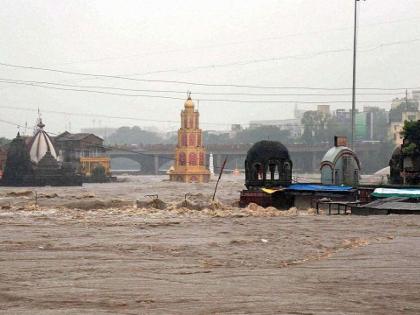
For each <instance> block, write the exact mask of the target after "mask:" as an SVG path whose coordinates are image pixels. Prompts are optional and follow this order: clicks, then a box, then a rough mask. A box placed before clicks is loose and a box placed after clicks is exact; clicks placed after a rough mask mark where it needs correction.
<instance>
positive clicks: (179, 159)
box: [169, 97, 210, 182]
mask: <svg viewBox="0 0 420 315" xmlns="http://www.w3.org/2000/svg"><path fill="white" fill-rule="evenodd" d="M199 116H200V114H199V112H198V111H197V110H195V109H194V103H193V101H192V100H191V97H188V99H187V101H186V102H185V104H184V110H182V112H181V128H180V129H179V130H178V144H177V146H176V149H175V165H174V169H173V170H171V172H169V179H170V180H171V181H178V182H208V181H209V179H210V172H209V170H208V169H207V167H206V149H205V148H204V146H203V144H202V134H201V129H200V127H199Z"/></svg>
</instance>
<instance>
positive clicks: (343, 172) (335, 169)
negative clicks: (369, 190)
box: [321, 137, 360, 187]
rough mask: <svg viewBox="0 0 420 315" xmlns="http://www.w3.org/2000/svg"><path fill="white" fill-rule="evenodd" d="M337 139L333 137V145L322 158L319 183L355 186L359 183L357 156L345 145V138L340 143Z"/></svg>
mask: <svg viewBox="0 0 420 315" xmlns="http://www.w3.org/2000/svg"><path fill="white" fill-rule="evenodd" d="M339 140H340V139H339V138H338V137H335V139H334V146H333V147H332V148H331V149H329V150H328V151H327V153H325V155H324V157H323V158H322V161H321V183H322V184H323V185H347V186H353V187H356V186H358V185H359V177H360V162H359V158H358V157H357V155H356V154H355V153H354V151H353V150H352V149H350V148H348V147H347V146H346V142H347V139H345V140H344V143H340V141H339ZM341 141H343V140H342V139H341Z"/></svg>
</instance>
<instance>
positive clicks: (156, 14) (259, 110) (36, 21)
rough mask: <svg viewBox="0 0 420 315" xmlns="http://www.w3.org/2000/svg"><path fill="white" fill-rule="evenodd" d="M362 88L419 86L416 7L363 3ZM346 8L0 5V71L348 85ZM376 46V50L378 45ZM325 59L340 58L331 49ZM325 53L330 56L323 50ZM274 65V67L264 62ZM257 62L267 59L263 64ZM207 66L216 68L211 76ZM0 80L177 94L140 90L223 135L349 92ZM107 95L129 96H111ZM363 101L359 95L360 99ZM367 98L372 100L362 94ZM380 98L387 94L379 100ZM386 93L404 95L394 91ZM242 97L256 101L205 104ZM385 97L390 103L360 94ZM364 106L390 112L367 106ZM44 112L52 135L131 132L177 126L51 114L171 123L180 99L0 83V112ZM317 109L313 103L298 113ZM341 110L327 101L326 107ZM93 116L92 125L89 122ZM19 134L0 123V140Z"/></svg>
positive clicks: (11, 116) (405, 2) (300, 3)
mask: <svg viewBox="0 0 420 315" xmlns="http://www.w3.org/2000/svg"><path fill="white" fill-rule="evenodd" d="M359 25H360V28H359V49H360V53H359V55H358V58H359V59H358V76H357V80H358V82H357V83H358V86H359V87H383V88H394V87H418V86H420V76H419V73H420V61H419V59H418V58H419V57H418V56H419V55H420V54H419V49H420V27H419V25H420V1H419V0H367V1H366V2H360V20H359ZM352 27H353V1H352V0H316V1H315V0H282V1H268V0H267V1H264V0H260V1H257V0H255V1H244V0H238V1H215V0H212V1H169V0H168V1H158V0H154V1H138V0H136V1H107V0H97V1H87V0H86V1H74V0H73V1H57V0H51V1H33V0H32V1H18V0H10V1H8V0H2V1H1V8H0V42H1V43H0V47H2V49H1V50H0V62H1V63H8V64H16V65H27V66H36V67H48V68H54V69H62V70H67V71H77V72H88V73H100V74H113V75H123V76H130V77H131V78H142V79H161V80H178V81H189V82H204V83H212V84H213V83H215V84H225V83H226V84H240V85H269V86H309V87H327V88H342V87H348V88H350V87H351V73H352V68H351V65H352V52H351V48H352V40H353V28H352ZM382 44H385V45H383V46H380V45H382ZM331 50H343V51H339V52H331ZM328 51H330V52H329V53H328ZM270 59H271V60H270ZM261 60H265V61H261ZM212 66H213V67H212ZM0 78H1V79H17V80H35V81H48V82H57V83H63V84H71V85H95V86H96V85H103V86H112V87H120V88H131V89H155V90H176V91H180V92H184V91H185V94H173V93H146V92H144V93H142V92H127V93H131V94H154V95H165V96H173V97H181V98H184V97H185V96H186V91H188V90H190V91H191V92H192V96H193V98H197V97H198V98H200V99H202V101H200V112H201V121H203V122H210V123H218V124H217V125H211V124H209V125H207V124H203V125H202V127H203V129H221V128H227V126H228V125H229V124H231V123H247V122H249V120H255V119H282V118H291V117H292V115H293V107H294V104H295V103H294V102H291V103H275V104H268V103H259V100H283V101H285V100H290V101H298V102H299V101H300V102H304V101H319V102H320V103H323V101H331V100H351V97H350V91H304V90H253V89H238V88H233V87H226V88H223V87H200V86H187V85H178V84H174V83H171V84H168V83H147V82H133V81H123V80H115V79H104V78H101V79H93V78H92V77H84V76H74V75H64V74H57V73H50V72H43V71H34V70H27V69H25V70H24V69H16V68H10V67H3V66H0ZM108 92H116V93H126V92H124V91H116V90H113V91H111V90H108ZM200 92H206V93H216V92H219V93H220V92H224V93H226V92H227V93H233V92H238V93H288V92H289V93H294V94H302V93H311V92H312V93H343V92H345V93H348V96H345V97H343V96H328V95H327V96H299V95H296V96H294V95H292V96H282V95H279V96H271V97H268V96H259V97H256V96H251V95H233V96H226V95H199V93H200ZM361 92H362V91H361ZM363 92H365V93H366V92H369V91H363ZM382 93H390V91H383V92H382ZM395 96H402V94H401V93H400V91H398V92H397V91H396V92H395ZM206 98H207V99H242V100H248V101H254V100H255V103H227V102H223V101H220V102H208V101H204V100H203V99H206ZM358 98H359V100H361V102H358V106H359V107H362V106H363V105H364V104H363V100H371V101H374V100H383V101H387V100H391V99H392V98H393V95H377V96H369V95H366V96H359V97H358ZM366 105H380V106H384V107H389V104H387V103H384V102H380V103H377V104H376V103H366ZM1 106H3V107H4V106H9V107H23V108H32V109H34V110H36V109H37V108H38V107H39V108H40V109H41V111H42V112H43V114H42V115H43V118H44V120H45V123H46V125H47V130H48V131H51V132H60V131H63V130H64V129H65V128H66V127H68V123H69V122H71V126H72V131H77V130H79V129H80V128H82V127H92V126H93V125H94V124H95V126H96V127H98V126H99V125H101V126H111V127H115V126H121V125H140V126H155V127H158V128H161V129H165V130H169V129H176V128H177V127H178V125H179V124H178V123H176V122H169V123H157V122H146V121H134V120H120V119H111V118H104V117H103V118H96V119H95V118H93V117H90V116H87V117H81V116H70V115H64V114H52V113H48V111H51V110H55V111H62V112H73V113H84V114H86V113H91V114H92V113H100V114H102V115H108V116H128V117H135V118H141V119H146V120H147V119H151V120H170V121H177V120H178V119H179V111H180V110H181V108H182V106H183V101H182V100H171V99H154V98H144V97H127V96H112V95H99V94H92V93H84V92H74V91H62V90H52V89H45V88H39V87H32V86H22V85H20V86H19V85H11V84H5V83H0V107H1ZM299 106H300V108H314V107H315V104H313V105H310V104H306V105H305V104H300V105H299ZM338 107H340V108H349V107H350V104H349V103H345V104H334V105H333V108H338ZM0 109H1V113H2V115H1V119H4V120H10V121H13V122H16V123H20V124H24V123H25V121H27V122H28V124H29V125H30V126H32V125H33V123H34V121H35V119H36V117H37V115H36V112H28V111H20V110H12V109H7V108H0ZM94 119H95V122H93V120H94ZM16 130H17V129H16V127H14V126H11V125H7V124H4V123H1V122H0V136H7V137H12V136H13V135H14V134H15V133H16Z"/></svg>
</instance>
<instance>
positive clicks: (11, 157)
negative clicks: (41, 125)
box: [1, 133, 34, 186]
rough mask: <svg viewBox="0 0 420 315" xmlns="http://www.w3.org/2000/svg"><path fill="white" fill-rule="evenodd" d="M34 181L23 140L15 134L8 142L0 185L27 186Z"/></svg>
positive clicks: (31, 166)
mask: <svg viewBox="0 0 420 315" xmlns="http://www.w3.org/2000/svg"><path fill="white" fill-rule="evenodd" d="M33 181H34V170H33V165H32V162H31V158H30V156H29V151H28V149H27V146H26V142H25V140H24V139H23V138H22V137H21V136H20V133H18V134H17V136H16V138H14V139H13V140H12V142H10V145H9V149H8V151H7V158H6V164H5V167H4V173H3V177H2V180H1V184H2V185H5V186H29V185H31V184H32V183H33Z"/></svg>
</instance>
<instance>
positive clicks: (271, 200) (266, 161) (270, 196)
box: [239, 141, 294, 209]
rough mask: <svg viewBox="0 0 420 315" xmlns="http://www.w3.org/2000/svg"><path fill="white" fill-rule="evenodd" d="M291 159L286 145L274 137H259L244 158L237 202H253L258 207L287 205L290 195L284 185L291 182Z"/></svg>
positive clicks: (290, 199)
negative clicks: (263, 139)
mask: <svg viewBox="0 0 420 315" xmlns="http://www.w3.org/2000/svg"><path fill="white" fill-rule="evenodd" d="M292 168H293V163H292V160H291V159H290V155H289V151H288V150H287V148H286V147H285V146H284V145H283V144H282V143H280V142H278V141H259V142H257V143H255V144H254V145H253V146H252V147H251V148H250V149H249V150H248V153H247V156H246V160H245V186H246V188H247V189H246V190H242V191H241V197H240V201H239V205H240V206H241V207H245V206H247V205H248V204H250V203H256V204H258V205H260V206H262V207H268V206H273V207H276V208H278V209H289V208H290V207H291V206H293V203H294V198H293V196H290V195H287V194H286V193H285V192H284V189H285V188H286V187H288V186H290V185H291V183H292Z"/></svg>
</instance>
